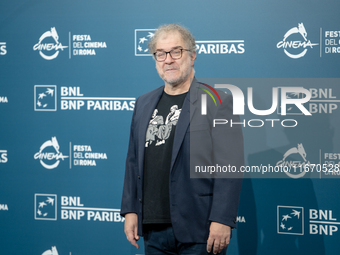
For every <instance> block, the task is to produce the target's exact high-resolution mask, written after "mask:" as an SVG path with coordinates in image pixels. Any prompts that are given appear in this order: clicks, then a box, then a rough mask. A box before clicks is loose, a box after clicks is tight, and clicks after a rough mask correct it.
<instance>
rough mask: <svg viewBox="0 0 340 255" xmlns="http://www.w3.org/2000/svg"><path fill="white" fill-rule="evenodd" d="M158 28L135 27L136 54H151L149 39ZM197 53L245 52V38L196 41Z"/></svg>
mask: <svg viewBox="0 0 340 255" xmlns="http://www.w3.org/2000/svg"><path fill="white" fill-rule="evenodd" d="M156 30H157V29H135V56H151V53H150V52H149V49H148V43H149V41H150V40H151V39H152V38H153V37H154V35H155V31H156ZM196 51H197V54H243V53H244V52H245V48H244V40H203V41H196Z"/></svg>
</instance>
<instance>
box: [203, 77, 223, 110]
mask: <svg viewBox="0 0 340 255" xmlns="http://www.w3.org/2000/svg"><path fill="white" fill-rule="evenodd" d="M199 84H202V85H204V86H206V87H207V88H209V89H210V90H211V91H212V92H214V94H215V95H216V96H217V98H218V100H219V101H220V104H221V105H222V101H221V98H220V96H219V95H218V94H217V91H216V90H215V89H214V88H213V87H211V86H209V85H208V84H205V83H202V82H199ZM199 89H201V90H203V91H205V92H206V93H207V94H208V95H209V96H210V97H211V98H212V100H213V101H214V103H215V105H216V106H217V103H216V100H215V98H214V96H213V95H212V94H211V92H210V91H209V90H207V89H204V88H199ZM207 94H202V107H201V114H202V115H207Z"/></svg>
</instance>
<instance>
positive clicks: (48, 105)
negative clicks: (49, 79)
mask: <svg viewBox="0 0 340 255" xmlns="http://www.w3.org/2000/svg"><path fill="white" fill-rule="evenodd" d="M34 110H35V111H56V110H57V86H56V85H35V86H34Z"/></svg>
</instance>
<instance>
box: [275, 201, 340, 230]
mask: <svg viewBox="0 0 340 255" xmlns="http://www.w3.org/2000/svg"><path fill="white" fill-rule="evenodd" d="M305 211H306V213H307V212H308V216H307V215H304V213H305ZM305 216H307V217H305ZM335 216H336V215H335V213H334V212H333V210H329V209H327V210H323V209H314V208H313V209H309V210H308V209H307V210H304V207H301V206H286V205H278V206H277V233H278V234H288V235H305V232H307V233H309V234H310V235H324V236H333V235H334V234H335V233H336V232H337V231H338V229H339V228H338V225H339V224H340V222H339V221H338V220H337V218H336V217H335ZM305 218H307V219H308V220H307V219H306V220H305ZM306 226H308V231H305V227H306Z"/></svg>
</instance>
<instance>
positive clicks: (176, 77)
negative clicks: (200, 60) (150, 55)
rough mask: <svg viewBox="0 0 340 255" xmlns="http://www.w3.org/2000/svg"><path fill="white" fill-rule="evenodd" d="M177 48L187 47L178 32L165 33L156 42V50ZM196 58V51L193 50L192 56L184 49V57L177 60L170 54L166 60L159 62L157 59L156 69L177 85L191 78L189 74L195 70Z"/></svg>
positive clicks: (171, 83) (165, 79)
mask: <svg viewBox="0 0 340 255" xmlns="http://www.w3.org/2000/svg"><path fill="white" fill-rule="evenodd" d="M175 48H182V49H186V48H187V47H186V45H185V43H184V41H183V39H182V36H181V35H180V34H179V33H178V32H171V33H168V34H164V35H162V36H161V37H160V38H159V39H158V41H157V43H156V50H162V51H171V50H172V49H175ZM195 58H196V52H193V54H192V56H190V54H189V52H188V51H182V57H181V58H180V59H176V60H174V59H172V58H171V57H170V54H167V57H166V59H165V60H164V61H162V62H159V61H157V60H156V69H157V72H158V74H159V76H160V77H161V78H162V79H163V80H164V81H165V82H166V83H168V84H169V85H172V86H176V85H178V84H181V83H184V82H185V81H187V80H188V79H189V75H190V74H191V73H192V72H193V65H194V61H195Z"/></svg>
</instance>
